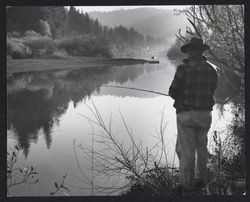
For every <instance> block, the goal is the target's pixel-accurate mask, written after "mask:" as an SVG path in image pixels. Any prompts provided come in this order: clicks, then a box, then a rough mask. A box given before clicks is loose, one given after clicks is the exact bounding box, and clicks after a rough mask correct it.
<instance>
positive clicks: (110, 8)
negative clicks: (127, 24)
mask: <svg viewBox="0 0 250 202" xmlns="http://www.w3.org/2000/svg"><path fill="white" fill-rule="evenodd" d="M187 6H188V5H187ZM187 6H181V5H178V6H172V5H171V6H166V5H162V6H160V5H159V6H148V5H146V6H76V8H77V9H80V10H82V11H83V12H91V11H102V12H104V11H113V10H120V9H125V10H127V9H135V8H143V7H151V8H152V7H153V8H157V9H183V8H186V7H187Z"/></svg>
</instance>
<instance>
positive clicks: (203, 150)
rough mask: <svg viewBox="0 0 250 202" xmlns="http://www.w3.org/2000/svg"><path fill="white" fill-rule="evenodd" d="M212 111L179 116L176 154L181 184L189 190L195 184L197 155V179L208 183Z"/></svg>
mask: <svg viewBox="0 0 250 202" xmlns="http://www.w3.org/2000/svg"><path fill="white" fill-rule="evenodd" d="M211 121H212V116H211V112H210V111H185V112H181V113H178V114H177V130H178V134H177V142H176V153H177V156H178V158H179V166H180V182H181V184H182V185H183V186H184V187H186V188H187V189H189V188H192V187H193V186H194V183H195V153H196V155H197V159H196V166H197V171H198V172H197V173H196V174H197V176H196V177H197V178H198V179H199V180H201V181H202V182H204V183H205V184H206V182H207V153H208V152H207V133H208V130H209V128H210V125H211Z"/></svg>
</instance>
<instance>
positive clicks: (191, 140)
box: [169, 37, 219, 191]
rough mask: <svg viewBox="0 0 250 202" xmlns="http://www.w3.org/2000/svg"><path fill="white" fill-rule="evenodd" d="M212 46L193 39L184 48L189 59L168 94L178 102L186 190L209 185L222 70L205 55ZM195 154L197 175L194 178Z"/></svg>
mask: <svg viewBox="0 0 250 202" xmlns="http://www.w3.org/2000/svg"><path fill="white" fill-rule="evenodd" d="M208 49H209V46H208V45H206V44H204V43H203V40H202V39H201V38H196V37H193V38H192V39H191V40H190V42H189V43H188V44H185V45H184V46H182V47H181V51H182V52H183V53H186V54H188V58H186V59H184V60H183V64H181V65H179V66H178V67H177V71H176V73H175V76H174V80H173V82H172V84H171V86H170V88H169V95H170V96H171V97H172V98H173V99H174V100H175V102H174V107H175V108H176V114H177V131H178V134H177V141H176V153H177V156H178V158H179V166H180V183H181V187H182V188H183V189H184V190H186V191H190V190H195V189H196V188H197V189H198V188H203V187H205V186H206V183H207V159H208V151H207V133H208V131H209V128H210V125H211V121H212V116H211V111H212V109H213V105H214V103H215V100H214V97H213V96H214V93H215V89H216V87H217V83H218V77H219V71H218V69H217V67H213V66H212V65H210V64H209V63H208V62H207V61H206V60H207V59H206V57H205V56H203V53H204V51H205V50H208ZM195 153H196V154H197V159H196V160H197V161H196V162H197V171H198V173H197V176H196V179H195Z"/></svg>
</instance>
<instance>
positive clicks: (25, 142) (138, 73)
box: [7, 59, 225, 196]
mask: <svg viewBox="0 0 250 202" xmlns="http://www.w3.org/2000/svg"><path fill="white" fill-rule="evenodd" d="M175 70H176V67H175V65H174V64H172V63H171V62H170V61H168V60H167V59H162V60H161V61H160V64H144V65H128V66H112V67H104V68H100V67H99V68H90V69H77V70H70V69H69V70H68V69H67V70H53V71H46V72H26V73H16V74H13V75H12V76H11V77H9V78H8V81H7V88H8V90H7V92H8V97H7V98H8V108H7V110H8V112H7V115H8V117H7V124H8V126H7V127H8V131H7V141H8V151H11V149H12V148H13V147H14V145H18V146H19V148H20V152H19V155H18V162H17V163H16V166H17V167H27V166H31V165H32V166H34V167H36V168H37V171H38V173H39V174H38V178H39V182H38V183H37V184H35V185H30V184H23V185H19V186H16V187H13V188H11V189H10V195H11V196H48V195H49V193H50V192H52V191H55V186H54V182H60V181H61V180H62V177H63V176H64V175H65V174H66V173H67V177H66V178H65V184H66V185H67V187H68V188H69V189H70V192H69V194H70V195H71V196H73V195H78V196H79V195H91V194H94V195H106V194H108V193H109V191H110V190H109V189H102V187H106V188H107V187H118V186H122V185H123V184H124V183H125V182H126V180H125V179H124V178H123V177H117V176H115V175H113V176H111V177H107V176H105V175H103V173H102V172H98V173H97V172H96V171H97V170H98V167H97V166H95V165H94V164H93V163H94V162H92V161H91V158H89V157H91V155H93V153H88V154H89V155H90V156H88V155H87V153H85V152H84V151H85V150H84V151H83V150H81V148H82V147H83V146H89V147H90V148H93V149H94V150H96V151H101V152H103V153H102V154H103V155H110V156H111V159H112V158H113V159H114V158H115V157H119V156H116V154H115V152H112V151H111V150H104V149H105V145H103V144H102V143H100V142H98V140H101V137H100V136H98V135H100V134H103V130H101V128H100V127H98V126H97V125H95V124H94V123H92V124H91V122H89V121H88V119H86V118H84V117H88V118H91V119H94V118H95V117H94V115H93V114H92V113H91V110H90V109H94V107H96V108H97V109H98V111H99V113H100V114H101V116H102V118H103V120H104V122H105V124H106V125H107V126H108V125H109V121H110V117H111V115H112V117H111V120H112V124H111V125H112V134H113V135H114V137H115V138H116V140H117V141H118V142H119V143H121V144H122V145H123V147H124V149H125V150H126V149H129V147H130V145H131V139H130V138H129V135H128V134H127V133H126V129H125V127H124V123H123V120H122V117H123V118H124V120H125V122H126V125H127V127H128V129H129V131H132V134H133V137H134V139H135V141H136V142H137V143H138V145H140V144H141V145H142V148H141V150H143V151H144V150H145V151H146V148H148V149H149V150H150V148H152V147H153V146H154V145H156V144H157V143H158V142H159V131H160V123H161V118H162V117H163V123H164V124H165V123H166V124H167V126H166V130H165V131H164V133H163V134H164V141H165V146H166V154H167V160H168V161H169V162H171V164H175V165H176V166H177V165H178V161H177V157H176V156H175V152H174V146H175V141H176V121H175V119H176V115H175V109H174V108H173V100H172V99H171V98H170V97H167V96H161V95H157V94H152V93H147V92H139V91H133V90H127V89H119V88H108V87H105V85H118V86H126V87H134V88H142V89H148V90H154V91H158V92H162V93H166V94H167V93H168V89H169V86H170V84H171V82H172V79H173V77H174V73H175ZM93 104H94V105H93ZM88 107H90V108H88ZM121 115H122V116H121ZM219 118H220V116H219V113H218V110H216V107H215V108H214V111H213V123H212V127H211V131H210V133H209V137H210V138H209V142H210V140H211V134H212V130H213V129H214V127H217V124H218V120H219ZM224 119H225V116H224ZM223 123H225V120H224V121H223ZM93 134H94V135H93ZM93 138H94V139H93ZM209 144H210V143H209ZM160 149H161V148H160V147H155V148H154V150H152V151H151V152H152V154H159V151H161V150H160ZM157 152H158V153H157ZM112 155H113V156H112ZM158 157H159V155H157V158H156V160H157V161H158V160H159V158H158ZM159 161H160V165H162V166H164V165H166V160H165V158H162V159H161V160H159ZM91 181H93V187H94V189H92V186H91ZM104 191H105V192H104ZM110 193H111V192H110ZM118 193H119V192H112V194H118ZM58 195H63V194H62V193H59V194H58Z"/></svg>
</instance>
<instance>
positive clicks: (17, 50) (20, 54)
mask: <svg viewBox="0 0 250 202" xmlns="http://www.w3.org/2000/svg"><path fill="white" fill-rule="evenodd" d="M7 55H9V56H10V57H11V58H14V59H21V58H28V57H30V56H31V55H32V51H31V49H30V48H29V47H28V46H26V45H25V44H23V43H22V41H21V40H18V39H15V38H9V37H7Z"/></svg>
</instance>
